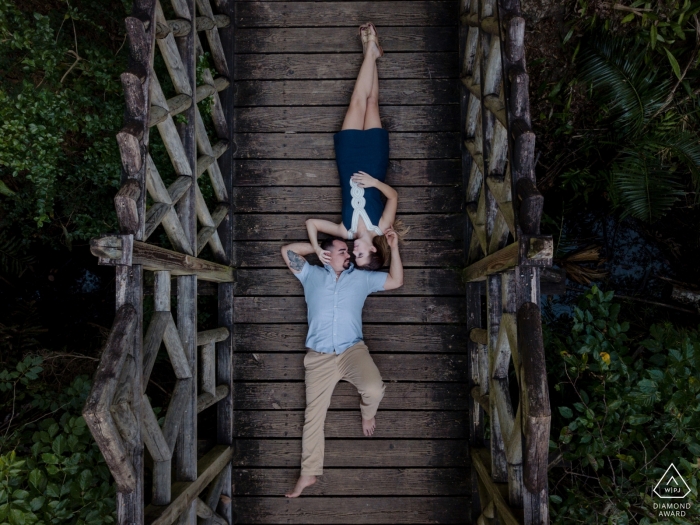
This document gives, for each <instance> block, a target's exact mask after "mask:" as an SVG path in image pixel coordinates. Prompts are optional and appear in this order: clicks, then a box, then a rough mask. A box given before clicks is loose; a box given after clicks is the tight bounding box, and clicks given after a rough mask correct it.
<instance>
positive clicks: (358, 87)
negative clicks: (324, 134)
mask: <svg viewBox="0 0 700 525" xmlns="http://www.w3.org/2000/svg"><path fill="white" fill-rule="evenodd" d="M367 45H368V49H367V52H366V53H365V58H364V60H363V61H362V67H360V72H359V73H358V75H357V80H356V81H355V88H354V89H353V92H352V97H350V105H349V106H348V111H347V113H345V120H344V121H343V127H342V128H341V129H365V113H366V112H367V106H368V99H369V98H370V96H371V94H372V90H373V87H374V83H375V82H378V80H376V74H377V65H376V61H377V58H379V49H378V48H377V46H376V44H374V42H370V43H368V44H367ZM376 89H377V94H379V84H378V83H377V88H376ZM377 116H379V108H377ZM380 126H381V124H380ZM374 127H377V126H374Z"/></svg>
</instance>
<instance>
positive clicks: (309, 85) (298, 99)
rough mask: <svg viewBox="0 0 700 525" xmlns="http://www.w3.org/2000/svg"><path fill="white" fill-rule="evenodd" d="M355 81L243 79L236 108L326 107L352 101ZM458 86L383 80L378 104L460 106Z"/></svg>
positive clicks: (433, 80) (437, 80)
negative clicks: (351, 96) (458, 104)
mask: <svg viewBox="0 0 700 525" xmlns="http://www.w3.org/2000/svg"><path fill="white" fill-rule="evenodd" d="M354 85H355V80H354V79H346V80H243V81H237V82H236V88H237V91H236V95H235V97H236V106H325V105H335V104H347V103H349V102H350V95H351V94H352V90H353V87H354ZM458 102H459V86H458V85H457V83H456V82H455V81H454V80H452V79H444V78H434V77H431V76H430V75H429V76H428V77H427V78H420V79H384V80H382V84H381V86H380V88H379V104H380V105H385V104H394V105H404V104H405V105H417V104H427V105H437V104H457V103H458Z"/></svg>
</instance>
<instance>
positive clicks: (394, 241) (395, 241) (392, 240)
mask: <svg viewBox="0 0 700 525" xmlns="http://www.w3.org/2000/svg"><path fill="white" fill-rule="evenodd" d="M384 235H385V236H386V242H387V243H388V244H389V248H391V249H392V250H394V249H396V248H398V247H399V236H398V234H397V233H396V232H395V231H394V227H393V226H389V227H388V228H387V229H386V231H385V232H384Z"/></svg>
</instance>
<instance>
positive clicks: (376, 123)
mask: <svg viewBox="0 0 700 525" xmlns="http://www.w3.org/2000/svg"><path fill="white" fill-rule="evenodd" d="M364 126H365V127H364V128H363V129H372V128H381V127H382V120H381V118H380V117H379V74H378V73H377V63H376V62H375V63H374V80H373V81H372V91H371V92H370V94H369V97H367V108H366V109H365V124H364Z"/></svg>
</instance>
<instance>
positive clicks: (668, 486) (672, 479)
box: [654, 463, 690, 499]
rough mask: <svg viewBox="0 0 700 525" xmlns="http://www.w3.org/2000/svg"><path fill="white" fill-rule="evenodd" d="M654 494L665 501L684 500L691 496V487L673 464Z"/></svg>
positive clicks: (655, 488) (657, 485)
mask: <svg viewBox="0 0 700 525" xmlns="http://www.w3.org/2000/svg"><path fill="white" fill-rule="evenodd" d="M654 494H656V495H657V496H658V497H660V498H663V499H683V498H685V497H686V496H687V495H688V494H690V487H689V486H688V484H687V483H686V482H685V480H684V479H683V476H681V474H680V472H678V469H677V468H676V466H675V465H674V464H673V463H671V466H670V467H668V469H666V472H664V475H663V476H661V479H660V480H659V482H658V483H657V484H656V486H655V487H654Z"/></svg>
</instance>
